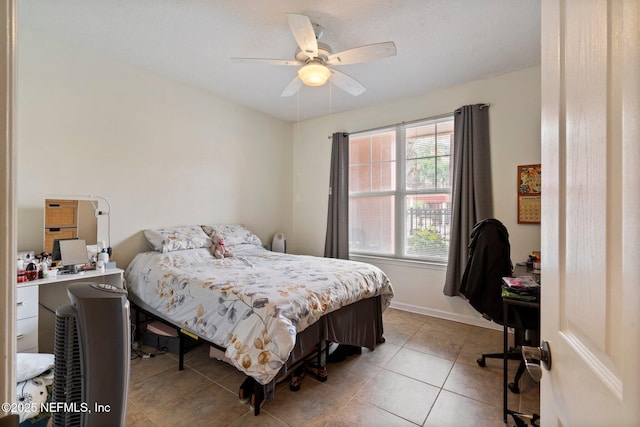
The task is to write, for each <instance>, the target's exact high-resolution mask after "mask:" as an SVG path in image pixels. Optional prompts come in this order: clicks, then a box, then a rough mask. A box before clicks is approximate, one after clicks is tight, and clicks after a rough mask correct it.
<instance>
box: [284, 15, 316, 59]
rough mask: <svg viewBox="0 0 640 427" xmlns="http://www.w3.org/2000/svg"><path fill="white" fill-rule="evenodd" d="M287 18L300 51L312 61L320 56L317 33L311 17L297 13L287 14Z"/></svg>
mask: <svg viewBox="0 0 640 427" xmlns="http://www.w3.org/2000/svg"><path fill="white" fill-rule="evenodd" d="M287 18H288V19H289V28H290V29H291V32H292V33H293V37H294V38H295V39H296V43H298V46H299V47H300V50H301V51H302V52H303V53H304V54H305V55H307V56H308V57H309V58H310V59H313V58H315V57H316V56H318V41H317V40H316V33H315V31H313V25H312V24H311V20H310V19H309V17H308V16H305V15H298V14H295V13H287Z"/></svg>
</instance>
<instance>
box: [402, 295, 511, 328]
mask: <svg viewBox="0 0 640 427" xmlns="http://www.w3.org/2000/svg"><path fill="white" fill-rule="evenodd" d="M390 307H391V308H395V309H397V310H402V311H408V312H410V313H417V314H424V315H426V316H432V317H437V318H440V319H445V320H452V321H454V322H460V323H465V324H467V325H473V326H479V327H481V328H487V329H494V330H497V331H502V326H500V325H498V324H497V323H495V322H490V321H488V320H487V319H484V318H482V317H471V316H465V315H463V314H457V313H451V312H447V311H442V310H435V309H433V308H425V307H419V306H415V305H411V304H403V303H398V302H393V301H392V302H391V305H390Z"/></svg>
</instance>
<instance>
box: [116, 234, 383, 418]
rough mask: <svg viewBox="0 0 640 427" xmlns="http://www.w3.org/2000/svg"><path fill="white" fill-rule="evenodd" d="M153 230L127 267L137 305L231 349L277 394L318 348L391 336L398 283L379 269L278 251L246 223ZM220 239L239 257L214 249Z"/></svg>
mask: <svg viewBox="0 0 640 427" xmlns="http://www.w3.org/2000/svg"><path fill="white" fill-rule="evenodd" d="M144 234H145V237H146V239H147V241H148V243H149V245H150V247H151V249H152V250H151V251H147V252H143V253H139V254H137V255H136V256H135V258H134V259H133V261H132V262H131V263H130V264H129V266H128V267H127V269H126V271H125V281H126V286H127V289H128V291H129V299H130V300H131V302H132V303H133V305H134V307H137V308H139V309H140V310H142V311H143V312H145V313H149V314H151V315H152V316H154V317H156V318H158V319H161V320H164V321H165V322H167V323H169V324H171V325H174V326H176V327H177V328H180V329H182V330H184V331H186V332H187V333H188V334H192V335H195V336H196V337H198V338H201V339H203V340H205V341H206V342H209V343H212V344H213V345H214V346H215V347H217V348H220V349H223V350H224V352H225V356H226V359H228V361H229V362H230V363H231V364H233V365H234V366H235V367H236V368H237V369H239V370H240V371H242V372H244V373H245V374H246V375H248V376H250V377H252V378H254V379H255V380H256V382H257V383H259V385H261V386H264V393H265V394H264V396H265V397H266V398H267V399H268V400H270V399H272V398H273V390H274V388H275V383H276V381H278V379H280V378H282V377H283V376H285V375H286V374H287V372H288V371H289V370H290V369H291V367H292V366H294V364H295V363H296V362H298V361H299V360H301V359H302V358H305V357H307V356H308V355H309V354H310V353H311V350H312V348H316V349H319V348H322V343H326V342H338V343H343V344H350V345H357V346H362V347H367V348H369V349H372V350H373V349H374V348H375V346H376V345H377V344H378V343H380V342H382V341H383V336H382V334H383V325H382V312H383V311H384V310H385V309H386V307H388V306H389V304H390V301H391V299H392V297H393V289H392V287H391V284H390V283H389V280H388V278H387V277H386V275H385V274H384V273H383V272H382V271H381V270H380V269H379V268H377V267H375V266H372V265H369V264H366V263H361V262H354V261H346V260H339V259H332V258H320V257H312V256H303V255H290V254H284V253H279V252H271V251H269V250H267V249H264V248H263V247H262V243H261V241H260V239H259V238H258V237H257V236H255V235H254V234H253V233H252V232H251V231H250V230H248V229H247V228H246V227H244V226H242V225H220V226H185V227H173V228H164V229H155V230H145V232H144ZM220 241H223V242H224V244H225V247H226V248H227V250H228V251H230V252H231V254H232V255H233V256H226V257H224V258H220V259H219V258H216V257H215V256H214V255H213V253H212V252H213V251H212V250H211V249H212V247H215V246H216V245H218V243H219V242H220ZM258 411H259V409H258ZM258 411H256V414H257V413H258Z"/></svg>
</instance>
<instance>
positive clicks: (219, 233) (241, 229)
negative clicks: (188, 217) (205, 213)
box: [202, 224, 262, 250]
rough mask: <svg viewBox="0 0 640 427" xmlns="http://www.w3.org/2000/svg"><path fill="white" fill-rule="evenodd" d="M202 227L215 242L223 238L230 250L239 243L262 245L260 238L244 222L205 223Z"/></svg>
mask: <svg viewBox="0 0 640 427" xmlns="http://www.w3.org/2000/svg"><path fill="white" fill-rule="evenodd" d="M202 229H203V230H204V232H205V233H207V235H208V236H209V237H210V238H211V240H212V241H213V242H214V243H218V241H219V240H222V241H223V242H224V245H225V246H226V247H227V249H229V250H232V248H233V247H234V246H239V245H256V246H262V241H261V240H260V238H259V237H258V236H256V235H255V234H253V233H252V232H251V231H250V230H249V229H247V228H246V227H245V226H244V225H242V224H233V225H203V226H202Z"/></svg>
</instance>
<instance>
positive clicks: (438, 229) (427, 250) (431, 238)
mask: <svg viewBox="0 0 640 427" xmlns="http://www.w3.org/2000/svg"><path fill="white" fill-rule="evenodd" d="M405 206H406V208H407V210H406V218H405V245H404V255H405V256H409V257H417V258H431V259H440V260H443V261H446V260H447V253H448V249H449V230H450V225H451V203H450V197H449V194H422V195H411V196H407V197H406V198H405Z"/></svg>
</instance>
